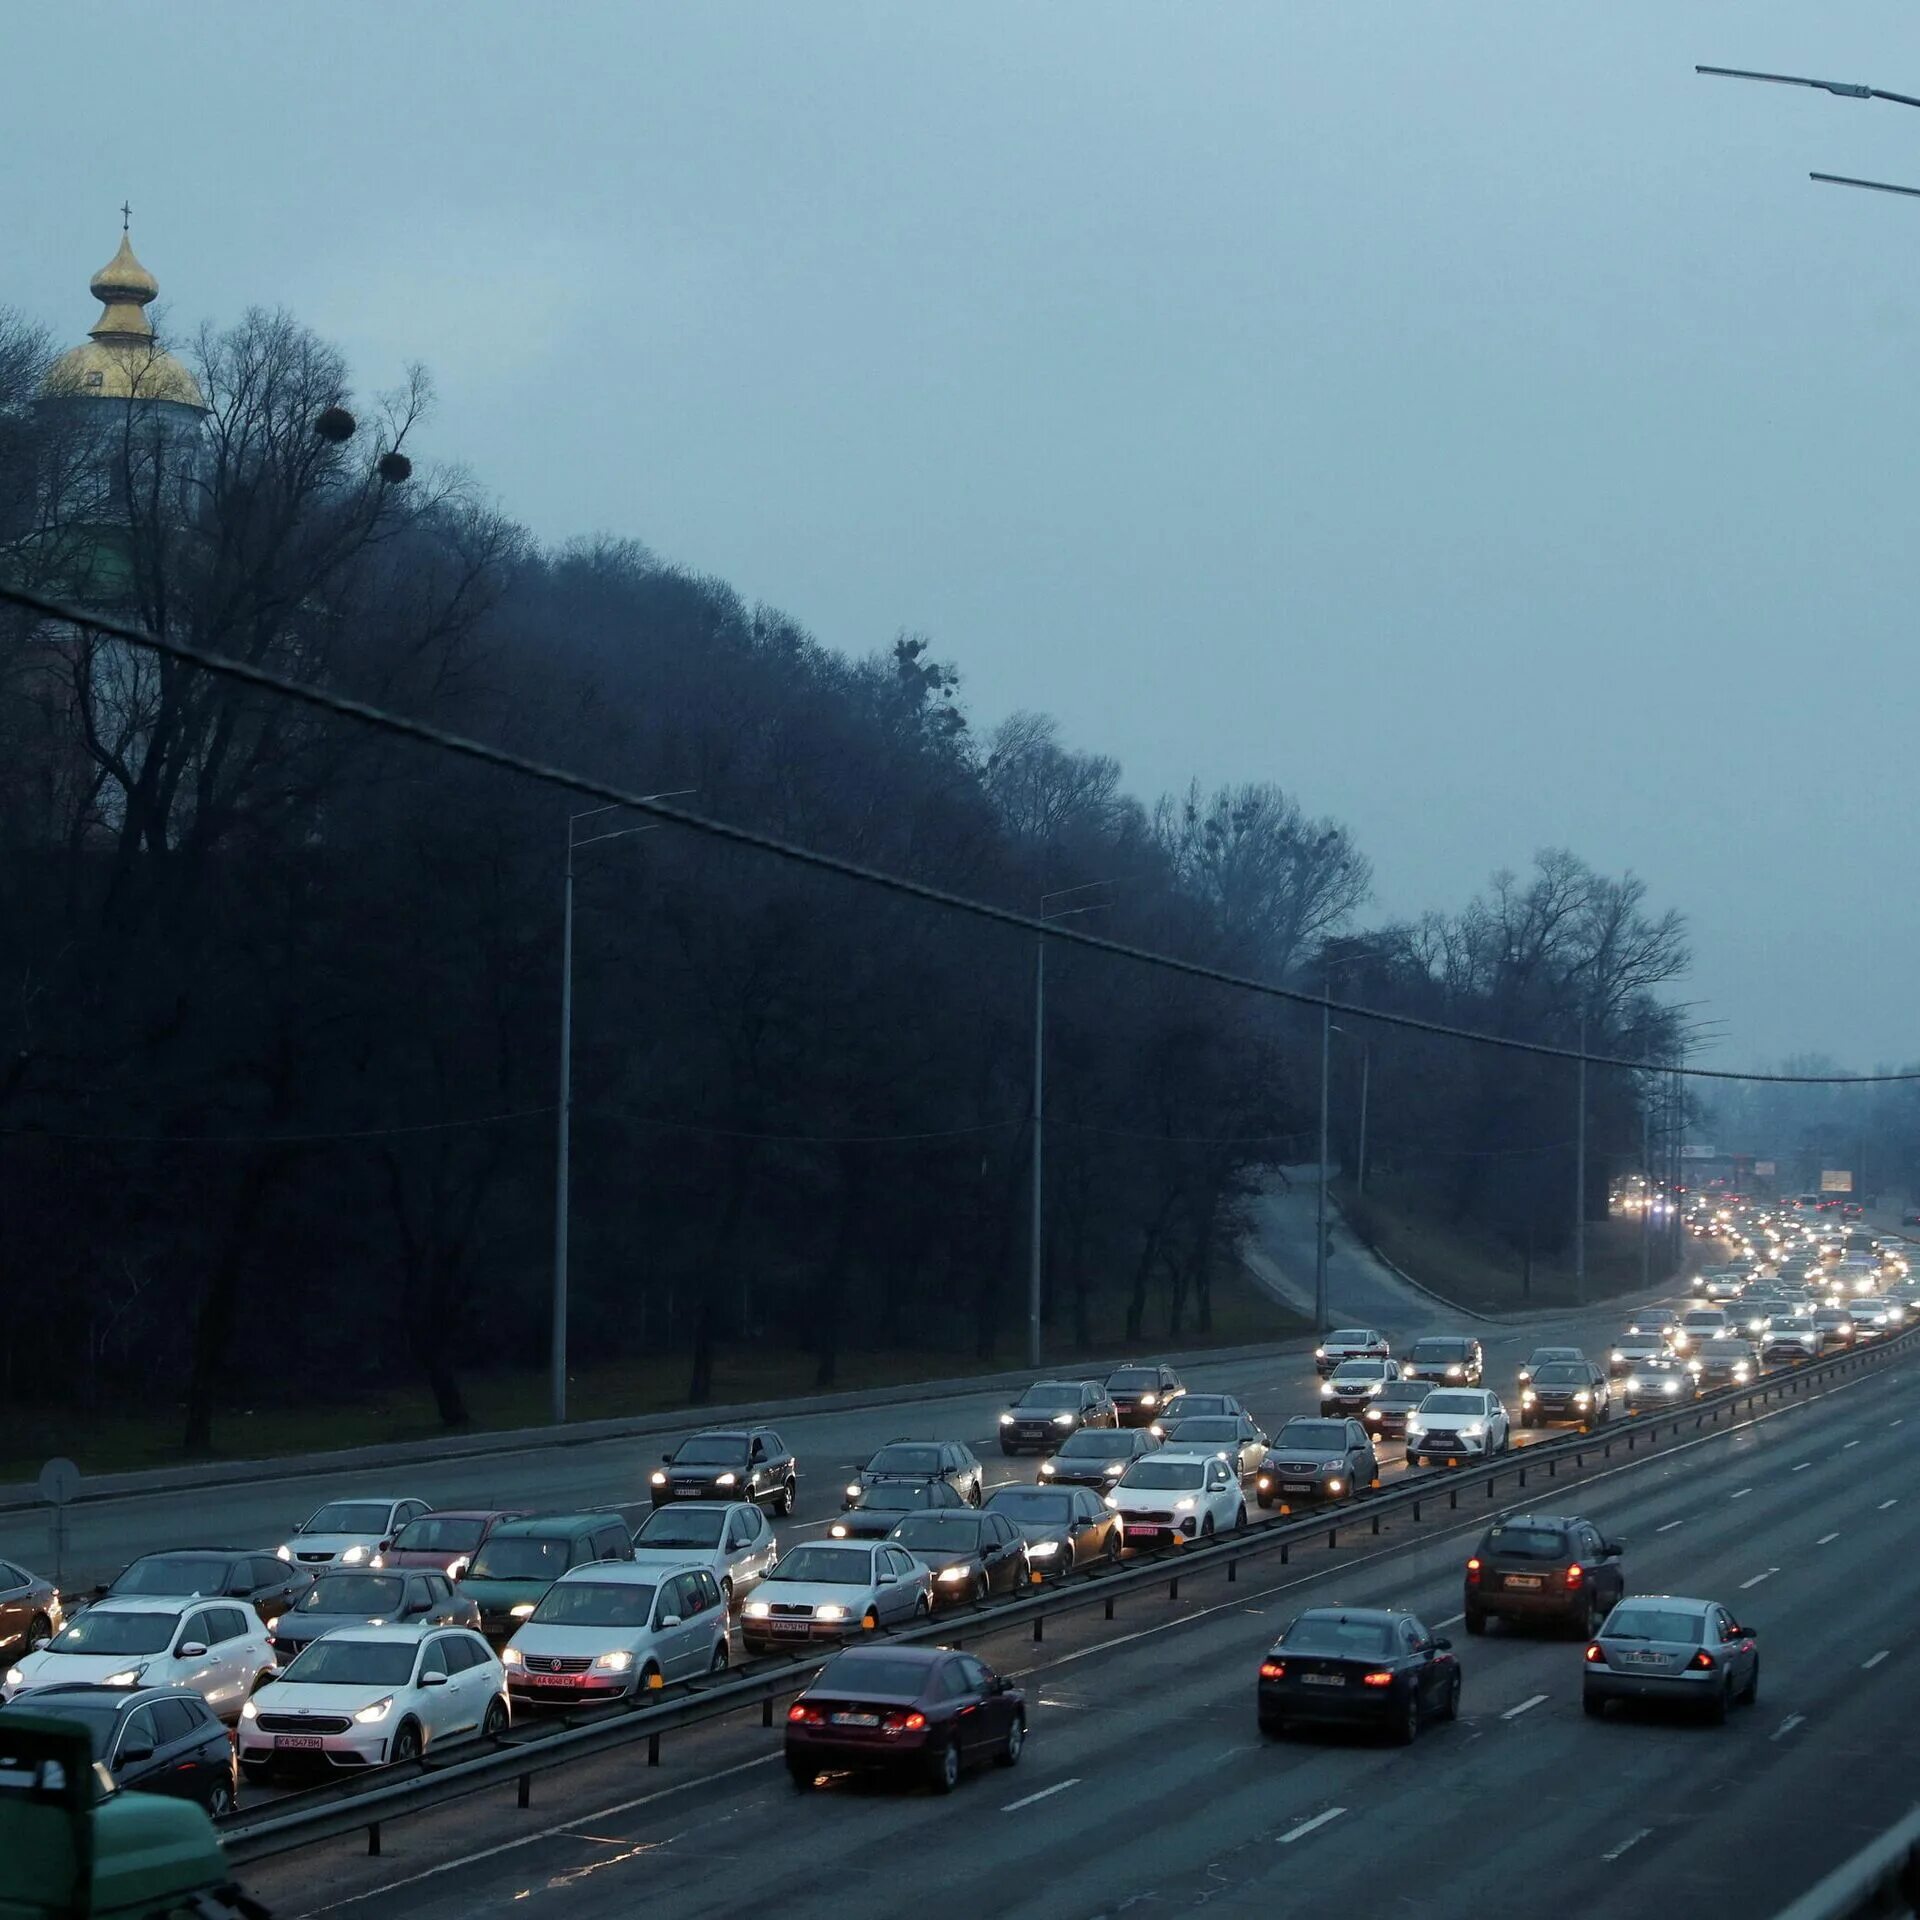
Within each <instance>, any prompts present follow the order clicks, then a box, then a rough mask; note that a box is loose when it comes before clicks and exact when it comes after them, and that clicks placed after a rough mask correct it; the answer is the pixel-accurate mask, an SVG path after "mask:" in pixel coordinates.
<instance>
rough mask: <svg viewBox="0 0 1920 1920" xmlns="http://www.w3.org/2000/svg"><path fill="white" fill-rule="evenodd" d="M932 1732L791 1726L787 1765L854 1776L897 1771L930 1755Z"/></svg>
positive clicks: (927, 1730)
mask: <svg viewBox="0 0 1920 1920" xmlns="http://www.w3.org/2000/svg"><path fill="white" fill-rule="evenodd" d="M930 1731H931V1729H929V1728H920V1729H917V1730H911V1731H909V1730H907V1729H904V1728H903V1729H902V1730H901V1731H900V1732H899V1733H882V1732H881V1731H880V1730H879V1729H878V1728H877V1727H802V1726H796V1725H794V1724H793V1723H792V1722H791V1721H790V1722H788V1725H787V1761H788V1763H789V1764H790V1765H792V1764H796V1763H797V1764H800V1765H804V1766H810V1767H815V1768H818V1769H819V1770H820V1771H822V1772H826V1771H828V1770H837V1771H846V1772H852V1771H855V1770H858V1769H862V1768H867V1767H897V1766H900V1765H901V1764H903V1763H909V1764H910V1763H913V1762H917V1761H919V1760H920V1759H921V1758H923V1757H924V1755H925V1754H926V1752H927V1736H928V1733H929V1732H930Z"/></svg>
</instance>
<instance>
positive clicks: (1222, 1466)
mask: <svg viewBox="0 0 1920 1920" xmlns="http://www.w3.org/2000/svg"><path fill="white" fill-rule="evenodd" d="M1107 1505H1108V1506H1109V1507H1110V1508H1112V1510H1113V1511H1114V1512H1115V1513H1117V1514H1118V1515H1119V1516H1120V1526H1121V1537H1122V1538H1123V1539H1124V1541H1125V1542H1126V1544H1127V1545H1128V1546H1130V1547H1156V1546H1160V1545H1162V1544H1164V1543H1165V1542H1167V1541H1169V1540H1180V1541H1186V1540H1207V1539H1211V1538H1212V1537H1213V1535H1215V1534H1216V1533H1225V1532H1227V1531H1228V1530H1229V1529H1232V1528H1238V1527H1244V1526H1245V1525H1246V1524H1247V1497H1246V1495H1245V1494H1244V1493H1242V1492H1241V1490H1240V1476H1239V1475H1238V1474H1237V1473H1235V1472H1234V1470H1233V1468H1232V1466H1231V1464H1230V1463H1229V1462H1227V1461H1225V1460H1222V1459H1220V1458H1218V1457H1217V1456H1216V1457H1214V1458H1212V1459H1207V1460H1195V1459H1192V1458H1187V1459H1182V1458H1181V1457H1180V1456H1178V1455H1177V1454H1176V1455H1174V1456H1173V1457H1171V1458H1163V1457H1162V1456H1161V1455H1160V1454H1158V1453H1150V1454H1148V1455H1147V1456H1146V1458H1145V1459H1143V1460H1136V1461H1135V1462H1134V1463H1133V1465H1132V1466H1130V1467H1129V1468H1128V1469H1127V1470H1126V1472H1125V1473H1123V1474H1122V1475H1121V1476H1120V1479H1119V1482H1118V1484H1117V1485H1116V1486H1115V1487H1114V1489H1113V1491H1112V1492H1111V1493H1110V1494H1108V1495H1107Z"/></svg>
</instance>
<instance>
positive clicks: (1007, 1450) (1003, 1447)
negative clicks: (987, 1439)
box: [1000, 1440, 1020, 1460]
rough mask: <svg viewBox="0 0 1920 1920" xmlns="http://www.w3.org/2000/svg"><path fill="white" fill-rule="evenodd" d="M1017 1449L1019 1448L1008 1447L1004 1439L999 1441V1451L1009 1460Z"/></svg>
mask: <svg viewBox="0 0 1920 1920" xmlns="http://www.w3.org/2000/svg"><path fill="white" fill-rule="evenodd" d="M1019 1451H1020V1449H1019V1448H1018V1447H1010V1446H1008V1445H1007V1443H1006V1442H1005V1441H1004V1440H1002V1441H1001V1442H1000V1452H1001V1454H1002V1455H1003V1456H1004V1457H1005V1458H1006V1459H1008V1460H1011V1459H1012V1458H1013V1456H1014V1455H1015V1454H1016V1453H1018V1452H1019Z"/></svg>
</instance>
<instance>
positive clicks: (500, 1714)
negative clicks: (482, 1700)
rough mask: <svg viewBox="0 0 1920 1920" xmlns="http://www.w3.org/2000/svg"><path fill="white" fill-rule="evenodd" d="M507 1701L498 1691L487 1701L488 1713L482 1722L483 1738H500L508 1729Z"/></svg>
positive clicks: (481, 1735) (481, 1733)
mask: <svg viewBox="0 0 1920 1920" xmlns="http://www.w3.org/2000/svg"><path fill="white" fill-rule="evenodd" d="M507 1721H508V1714H507V1703H506V1702H505V1701H504V1700H502V1699H501V1698H500V1696H499V1695H498V1694H497V1693H496V1694H495V1695H494V1696H493V1698H492V1699H491V1700H489V1701H488V1702H487V1715H486V1718H485V1719H484V1720H482V1721H481V1722H480V1738H481V1739H482V1740H498V1739H499V1738H500V1737H501V1736H502V1735H503V1734H504V1733H505V1732H506V1730H507Z"/></svg>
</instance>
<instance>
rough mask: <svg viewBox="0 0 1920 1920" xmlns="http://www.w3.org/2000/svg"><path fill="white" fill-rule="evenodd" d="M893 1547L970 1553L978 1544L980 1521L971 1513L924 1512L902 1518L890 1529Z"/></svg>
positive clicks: (932, 1551) (910, 1549) (908, 1549)
mask: <svg viewBox="0 0 1920 1920" xmlns="http://www.w3.org/2000/svg"><path fill="white" fill-rule="evenodd" d="M892 1537H893V1541H894V1544H895V1545H896V1546H901V1547H905V1548H906V1550H907V1551H908V1552H909V1553H912V1552H914V1551H915V1550H916V1549H919V1548H925V1549H926V1551H927V1552H929V1553H971V1552H972V1551H973V1549H974V1548H975V1547H977V1546H978V1545H979V1544H980V1522H979V1521H978V1520H976V1519H975V1518H974V1517H973V1515H972V1514H970V1513H924V1514H916V1515H915V1516H914V1517H913V1518H912V1519H911V1520H902V1521H901V1522H900V1524H899V1525H898V1526H897V1527H895V1528H894V1530H893V1536H892Z"/></svg>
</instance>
